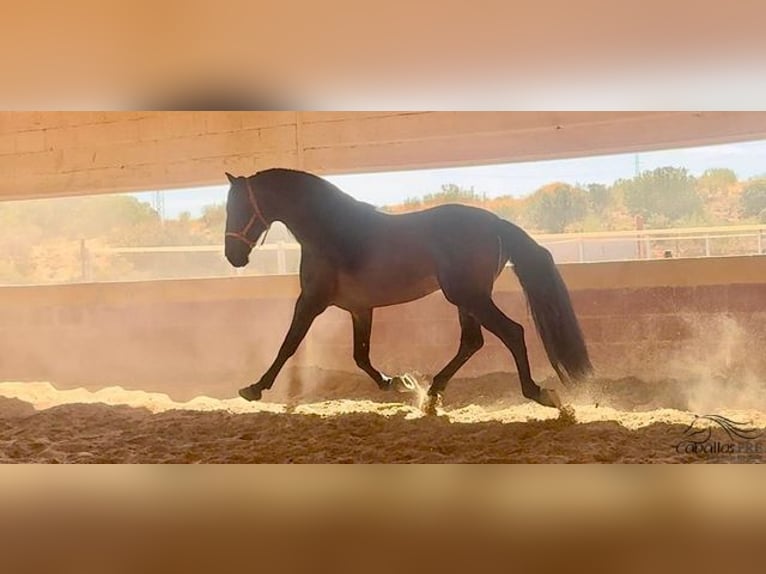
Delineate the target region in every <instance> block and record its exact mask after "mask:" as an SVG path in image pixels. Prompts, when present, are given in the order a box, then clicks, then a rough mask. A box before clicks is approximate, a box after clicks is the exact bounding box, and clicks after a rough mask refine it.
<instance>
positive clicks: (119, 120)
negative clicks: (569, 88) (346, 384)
mask: <svg viewBox="0 0 766 574" xmlns="http://www.w3.org/2000/svg"><path fill="white" fill-rule="evenodd" d="M764 137H766V113H763V112H704V113H703V112H292V111H288V112H0V174H2V178H0V199H23V198H30V197H52V196H63V195H79V194H93V193H113V192H127V191H146V190H155V189H170V188H177V187H191V186H196V185H215V184H224V183H225V179H224V178H223V172H224V171H231V172H233V173H237V174H251V173H254V172H255V171H257V170H259V169H264V168H267V167H274V166H281V167H297V168H302V169H306V170H308V171H312V172H316V173H320V174H333V173H349V172H374V171H381V170H394V169H415V168H425V167H445V166H460V165H472V164H489V163H496V162H511V161H531V160H538V159H552V158H562V157H573V156H583V155H595V154H604V153H618V152H626V151H644V150H651V149H664V148H673V147H682V146H689V145H704V144H711V143H722V142H727V141H743V140H748V139H760V138H764Z"/></svg>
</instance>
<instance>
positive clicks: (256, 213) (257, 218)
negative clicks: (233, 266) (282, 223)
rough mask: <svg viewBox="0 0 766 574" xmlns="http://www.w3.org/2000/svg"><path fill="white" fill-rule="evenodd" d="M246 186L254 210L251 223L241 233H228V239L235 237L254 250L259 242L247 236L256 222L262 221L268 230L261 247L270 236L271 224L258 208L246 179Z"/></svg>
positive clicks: (248, 181)
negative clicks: (267, 236)
mask: <svg viewBox="0 0 766 574" xmlns="http://www.w3.org/2000/svg"><path fill="white" fill-rule="evenodd" d="M245 185H246V186H247V198H248V200H250V205H251V206H252V208H253V214H252V215H251V216H250V221H248V222H247V225H245V227H244V228H242V230H241V231H228V232H227V233H226V237H234V238H235V239H239V240H240V241H243V242H245V243H247V244H248V245H249V246H250V248H251V249H252V248H253V247H255V246H256V244H257V243H258V240H255V241H253V240H252V239H250V238H249V237H248V236H247V234H248V233H249V232H250V229H251V228H252V227H253V225H254V224H255V222H256V221H260V222H261V223H263V225H264V227H265V228H266V233H264V234H263V241H261V245H263V242H264V241H266V235H267V234H268V231H269V228H270V227H271V224H270V223H269V222H268V221H266V218H265V217H264V216H263V212H262V211H261V208H260V207H259V206H258V202H257V201H256V200H255V193H254V192H253V188H252V186H251V185H250V179H245Z"/></svg>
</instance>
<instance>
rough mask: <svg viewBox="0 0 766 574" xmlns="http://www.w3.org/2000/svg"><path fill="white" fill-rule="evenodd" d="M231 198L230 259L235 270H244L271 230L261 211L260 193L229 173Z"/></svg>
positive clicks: (228, 212)
mask: <svg viewBox="0 0 766 574" xmlns="http://www.w3.org/2000/svg"><path fill="white" fill-rule="evenodd" d="M226 177H227V178H228V179H229V184H230V185H231V186H230V187H229V195H228V198H227V200H226V235H225V238H226V239H225V246H226V247H225V253H226V259H228V260H229V263H231V264H232V265H233V266H234V267H244V266H245V265H247V264H248V262H249V260H250V252H251V251H252V250H253V247H255V244H256V242H257V241H258V238H259V237H260V236H261V235H262V234H263V233H264V232H265V231H266V230H267V229H268V227H269V222H268V221H267V220H266V217H265V216H264V215H263V212H262V211H261V206H260V205H259V203H258V198H257V197H256V190H255V188H254V186H253V185H252V184H251V182H250V178H247V177H234V176H233V175H231V174H229V173H227V174H226Z"/></svg>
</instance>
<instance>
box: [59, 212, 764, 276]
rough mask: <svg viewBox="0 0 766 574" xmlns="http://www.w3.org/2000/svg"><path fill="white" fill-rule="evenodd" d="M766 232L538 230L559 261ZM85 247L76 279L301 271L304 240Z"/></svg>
mask: <svg viewBox="0 0 766 574" xmlns="http://www.w3.org/2000/svg"><path fill="white" fill-rule="evenodd" d="M764 236H766V225H739V226H729V227H696V228H684V229H647V230H633V231H599V232H592V233H561V234H533V237H534V238H535V239H536V240H537V241H538V242H539V243H540V244H542V245H544V246H545V247H546V248H548V249H549V250H550V251H551V253H552V254H553V257H554V259H555V260H556V261H557V262H559V263H572V262H576V263H589V262H596V261H629V260H637V259H657V258H663V257H711V256H717V257H720V256H730V255H732V256H733V255H757V254H763V253H764V242H765V240H764ZM80 251H81V257H82V277H80V278H75V279H73V280H81V281H114V280H124V279H139V278H140V279H162V278H171V277H221V276H235V275H275V274H280V275H283V274H293V273H297V272H298V265H299V262H300V245H298V244H297V243H291V242H286V241H279V242H273V243H266V244H264V245H262V246H260V247H258V248H256V249H255V250H254V251H253V254H252V256H251V264H250V265H249V266H248V267H247V268H244V269H234V268H232V267H231V266H229V265H228V264H227V263H226V261H225V259H224V257H223V247H222V245H188V246H150V247H110V248H90V247H89V246H88V245H87V242H83V243H82V248H81V250H80ZM103 258H111V259H112V260H114V259H115V258H117V259H120V260H122V261H123V262H124V263H125V265H124V267H125V268H126V269H124V270H123V271H122V272H121V275H120V276H119V277H118V276H112V275H110V273H109V272H105V271H103V270H102V271H98V267H99V266H98V261H99V260H100V259H101V260H102V259H103ZM113 267H118V268H119V265H118V266H113ZM128 268H129V269H128Z"/></svg>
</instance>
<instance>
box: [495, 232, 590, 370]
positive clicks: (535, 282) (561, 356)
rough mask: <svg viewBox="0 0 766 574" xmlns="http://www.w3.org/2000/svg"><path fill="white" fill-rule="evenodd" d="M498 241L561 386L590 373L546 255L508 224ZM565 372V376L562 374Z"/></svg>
mask: <svg viewBox="0 0 766 574" xmlns="http://www.w3.org/2000/svg"><path fill="white" fill-rule="evenodd" d="M501 228H502V231H501V239H502V242H503V246H504V248H505V251H506V253H508V255H509V257H510V260H511V263H513V270H514V272H515V273H516V276H517V277H518V278H519V282H520V283H521V287H522V288H523V289H524V294H525V295H526V298H527V304H528V305H529V309H530V311H531V313H532V318H533V319H534V322H535V327H536V328H537V332H538V333H539V335H540V339H542V342H543V347H544V348H545V352H546V354H547V355H548V359H549V360H550V362H551V365H552V366H553V368H554V369H555V371H556V373H557V374H558V376H559V378H560V379H561V381H562V382H563V383H567V382H568V380H567V376H566V375H568V376H569V378H571V379H574V380H575V381H577V380H581V379H584V378H586V377H587V376H588V375H589V374H590V373H591V372H592V370H593V367H592V365H591V362H590V358H589V357H588V349H587V348H586V346H585V340H584V339H583V335H582V331H581V329H580V325H579V323H578V322H577V317H576V316H575V313H574V309H573V308H572V302H571V300H570V298H569V292H568V291H567V288H566V285H565V284H564V280H563V279H562V278H561V275H560V274H559V271H558V269H557V268H556V264H555V263H554V262H553V257H552V256H551V254H550V252H549V251H548V250H547V249H545V248H544V247H542V246H541V245H539V244H538V243H536V242H535V240H534V239H532V238H531V237H530V236H529V235H528V234H527V233H526V232H525V231H524V230H522V229H521V228H519V227H518V226H516V225H513V224H512V223H510V222H508V221H503V222H502V224H501ZM564 373H566V375H565V374H564Z"/></svg>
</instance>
